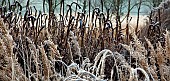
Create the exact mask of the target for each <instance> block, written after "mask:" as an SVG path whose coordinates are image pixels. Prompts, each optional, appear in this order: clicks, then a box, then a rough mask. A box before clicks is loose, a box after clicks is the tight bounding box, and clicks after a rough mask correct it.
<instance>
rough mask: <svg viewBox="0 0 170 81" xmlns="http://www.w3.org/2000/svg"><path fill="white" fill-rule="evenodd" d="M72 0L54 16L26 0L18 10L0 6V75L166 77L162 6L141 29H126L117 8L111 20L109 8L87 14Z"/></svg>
mask: <svg viewBox="0 0 170 81" xmlns="http://www.w3.org/2000/svg"><path fill="white" fill-rule="evenodd" d="M63 1H64V0H63ZM62 3H63V2H62ZM62 3H61V4H62ZM165 3H166V2H165ZM16 4H19V3H18V2H15V5H13V6H18V5H16ZM72 4H76V5H77V6H79V4H77V3H76V2H73V3H71V5H68V7H69V9H68V11H67V13H66V15H64V13H63V15H62V14H60V17H61V18H60V19H58V18H57V16H55V14H54V13H52V14H50V16H49V15H48V14H45V13H42V12H37V10H36V8H35V7H33V8H32V7H30V6H29V4H28V5H27V10H26V12H25V14H24V15H21V13H20V12H15V10H14V11H11V12H9V13H7V12H6V11H4V9H2V10H1V12H2V13H0V58H1V59H0V80H2V81H10V80H16V81H40V80H41V81H72V80H73V81H108V80H109V81H158V80H161V81H168V80H170V38H169V37H170V36H169V31H168V30H165V29H164V21H163V20H165V19H161V18H162V16H160V15H161V13H162V10H160V9H158V11H157V12H156V11H155V12H153V13H151V15H150V19H148V20H149V21H148V23H147V25H146V27H144V30H145V34H144V33H143V32H142V30H140V29H138V30H139V32H130V29H129V26H128V25H127V26H126V27H121V26H123V25H121V22H120V15H119V13H118V12H117V16H116V22H112V21H111V20H110V18H109V16H110V14H109V10H107V13H106V15H105V14H104V13H103V12H100V9H99V8H95V9H94V10H93V14H92V16H90V17H88V14H86V13H85V12H77V11H76V12H75V13H76V14H75V15H74V14H73V12H72V8H71V7H72ZM162 4H163V3H162ZM167 4H168V1H167ZM61 6H62V5H61ZM79 7H80V6H79ZM3 8H5V7H3ZM16 8H21V5H20V7H16ZM0 9H1V8H0ZM80 9H81V8H80ZM10 10H11V9H9V11H10ZM16 10H17V9H16ZM20 10H21V9H20ZM33 10H35V12H33ZM63 10H64V8H63ZM61 11H62V9H61ZM102 11H103V9H102ZM69 12H70V14H68V13H69ZM153 14H154V15H153ZM89 15H90V14H89ZM154 18H155V19H154ZM127 22H130V21H129V20H128V18H127ZM112 23H116V27H113V26H112V25H113V24H112ZM138 23H139V22H138ZM127 24H128V23H127ZM122 28H125V29H122ZM123 30H126V32H125V33H124V32H123ZM146 32H147V33H146ZM141 35H142V36H141Z"/></svg>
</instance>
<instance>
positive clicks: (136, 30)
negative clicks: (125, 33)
mask: <svg viewBox="0 0 170 81" xmlns="http://www.w3.org/2000/svg"><path fill="white" fill-rule="evenodd" d="M141 4H142V0H140V2H139V7H138V16H137V25H136V29H135V33H136V35H137V32H138V26H139V15H140V8H141Z"/></svg>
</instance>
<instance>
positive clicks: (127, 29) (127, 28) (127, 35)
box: [126, 0, 131, 43]
mask: <svg viewBox="0 0 170 81" xmlns="http://www.w3.org/2000/svg"><path fill="white" fill-rule="evenodd" d="M130 2H131V0H128V13H127V20H126V40H127V41H126V42H127V43H128V42H129V23H128V21H129V15H130Z"/></svg>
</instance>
